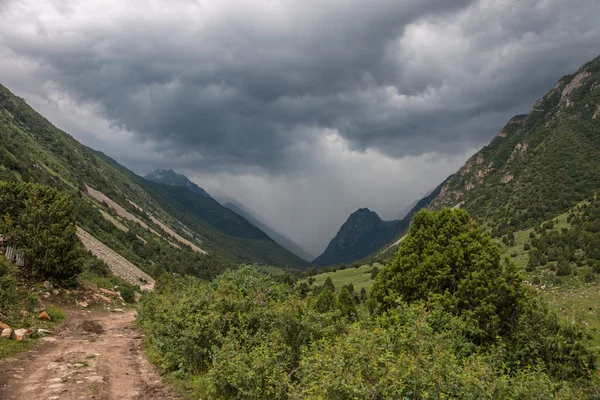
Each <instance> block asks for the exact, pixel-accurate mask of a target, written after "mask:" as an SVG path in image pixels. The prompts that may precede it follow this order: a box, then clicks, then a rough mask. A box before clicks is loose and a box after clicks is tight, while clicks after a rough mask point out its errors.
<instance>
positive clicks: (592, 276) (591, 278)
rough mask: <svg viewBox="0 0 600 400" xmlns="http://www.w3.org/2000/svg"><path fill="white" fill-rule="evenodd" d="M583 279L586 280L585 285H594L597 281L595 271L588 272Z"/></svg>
mask: <svg viewBox="0 0 600 400" xmlns="http://www.w3.org/2000/svg"><path fill="white" fill-rule="evenodd" d="M583 279H584V281H585V283H592V282H594V281H595V280H596V274H595V273H594V272H593V271H588V272H586V274H585V275H584V278H583Z"/></svg>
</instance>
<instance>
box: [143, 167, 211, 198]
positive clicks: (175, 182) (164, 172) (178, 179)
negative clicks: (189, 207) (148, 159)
mask: <svg viewBox="0 0 600 400" xmlns="http://www.w3.org/2000/svg"><path fill="white" fill-rule="evenodd" d="M145 178H146V179H147V180H149V181H151V182H155V183H161V184H163V185H169V186H182V187H185V188H187V189H188V190H189V191H190V192H192V193H195V194H197V195H199V196H202V197H207V198H210V195H209V194H208V193H207V192H206V191H205V190H204V189H202V188H201V187H200V186H198V185H196V184H195V183H194V182H192V181H190V180H189V179H188V178H187V177H186V176H185V175H182V174H178V173H177V172H175V171H173V170H172V169H156V170H154V172H152V173H151V174H148V175H146V176H145Z"/></svg>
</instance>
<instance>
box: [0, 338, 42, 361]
mask: <svg viewBox="0 0 600 400" xmlns="http://www.w3.org/2000/svg"><path fill="white" fill-rule="evenodd" d="M37 344H38V341H37V340H33V339H27V340H24V341H22V342H17V341H16V340H12V339H11V340H7V339H0V359H2V358H8V357H11V356H14V355H17V354H19V353H23V352H25V351H29V350H31V349H33V348H34V347H35V346H36V345H37Z"/></svg>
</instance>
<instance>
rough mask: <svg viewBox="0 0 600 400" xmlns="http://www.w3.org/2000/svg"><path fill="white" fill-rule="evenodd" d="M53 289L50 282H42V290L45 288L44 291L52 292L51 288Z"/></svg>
mask: <svg viewBox="0 0 600 400" xmlns="http://www.w3.org/2000/svg"><path fill="white" fill-rule="evenodd" d="M53 287H54V286H53V285H52V284H51V283H50V282H48V281H45V282H44V288H45V289H46V290H52V288H53Z"/></svg>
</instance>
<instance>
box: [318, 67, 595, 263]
mask: <svg viewBox="0 0 600 400" xmlns="http://www.w3.org/2000/svg"><path fill="white" fill-rule="evenodd" d="M599 189H600V57H597V58H596V59H594V60H593V61H591V62H589V63H587V64H585V65H584V66H582V67H581V68H580V69H579V70H578V71H577V72H576V73H575V74H573V75H567V76H564V77H562V78H561V79H560V80H559V81H558V83H557V84H556V85H555V86H554V88H553V89H552V90H550V92H548V93H547V94H546V95H545V96H544V97H542V98H541V99H539V100H538V101H537V102H536V103H535V104H534V105H533V107H532V109H531V110H530V112H529V113H528V114H523V115H517V116H515V117H513V118H511V119H510V120H509V121H508V123H507V124H506V125H505V126H504V127H503V128H502V129H501V130H500V132H498V134H497V135H496V137H495V138H494V139H493V140H492V141H491V142H490V144H489V145H487V146H485V147H484V148H483V149H481V150H480V151H478V152H477V153H475V154H474V155H473V156H472V157H471V158H470V159H469V160H468V161H467V162H466V163H465V165H464V166H463V167H462V168H461V169H460V170H459V171H458V172H456V173H455V174H453V175H451V176H450V177H448V178H447V179H446V180H445V181H444V182H443V183H442V184H441V185H439V186H438V187H437V188H436V189H435V190H434V191H433V192H432V193H431V194H429V195H428V196H427V197H425V198H423V199H421V200H420V201H419V202H418V203H417V205H416V206H415V207H413V209H412V210H411V211H410V212H409V213H408V215H406V216H405V217H404V218H403V219H402V220H401V221H400V222H399V223H398V224H397V225H396V232H397V235H396V239H398V238H399V237H400V236H401V235H402V234H403V233H404V232H405V231H406V229H407V228H408V226H409V224H410V219H411V218H412V215H413V214H414V213H415V212H416V211H417V210H419V209H421V208H423V207H427V208H429V209H440V208H442V207H462V208H464V209H465V210H467V211H468V212H469V213H470V214H471V216H473V218H475V219H476V220H478V221H479V222H480V223H482V224H483V225H484V226H485V227H487V228H488V229H489V230H490V231H491V233H492V234H493V235H494V236H502V235H505V234H507V233H509V232H513V231H517V230H521V229H525V228H530V227H533V226H535V225H537V224H539V223H541V222H543V221H546V220H548V219H551V218H553V217H556V216H557V215H560V214H562V213H563V212H565V211H567V210H569V209H570V208H572V207H573V206H575V205H576V204H578V203H579V202H581V201H582V200H584V199H586V198H589V197H590V196H593V195H594V194H595V193H597V191H598V190H599ZM359 211H361V210H359ZM359 211H357V212H356V213H358V212H359ZM356 213H355V214H356ZM362 213H364V211H363V212H362ZM353 216H354V214H353V215H352V216H350V218H349V219H348V221H347V222H346V223H345V224H344V225H343V226H342V228H340V231H339V232H338V234H337V235H336V237H335V238H334V239H333V240H332V241H331V243H330V244H329V246H328V248H327V249H326V250H325V253H323V254H322V255H321V256H319V257H318V258H317V260H315V261H319V262H318V264H319V265H327V264H337V263H340V262H349V261H354V260H358V259H360V258H363V257H364V256H365V254H366V253H369V252H370V253H371V254H378V253H379V252H381V250H385V249H386V248H387V247H384V248H383V249H374V247H376V245H377V243H380V242H383V241H384V239H385V238H386V237H388V235H389V232H390V228H389V227H388V226H387V225H386V224H385V223H383V221H381V222H378V221H377V220H378V219H379V218H378V217H377V218H374V217H373V216H371V217H369V218H362V219H357V218H356V217H353ZM353 238H354V240H352V239H353ZM358 238H363V239H360V240H359V239H358ZM368 239H371V240H368ZM391 243H394V242H391ZM387 246H388V247H389V244H387ZM388 250H389V249H388ZM376 251H377V252H376Z"/></svg>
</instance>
